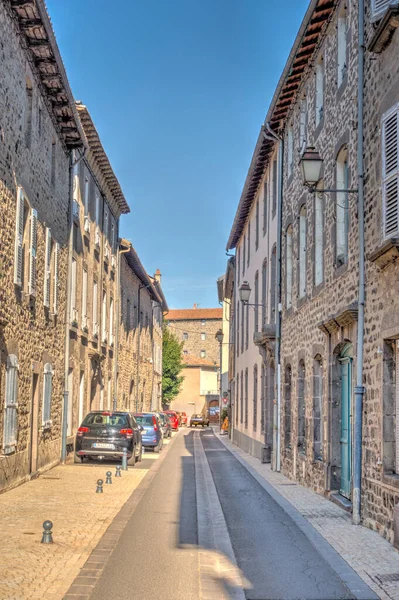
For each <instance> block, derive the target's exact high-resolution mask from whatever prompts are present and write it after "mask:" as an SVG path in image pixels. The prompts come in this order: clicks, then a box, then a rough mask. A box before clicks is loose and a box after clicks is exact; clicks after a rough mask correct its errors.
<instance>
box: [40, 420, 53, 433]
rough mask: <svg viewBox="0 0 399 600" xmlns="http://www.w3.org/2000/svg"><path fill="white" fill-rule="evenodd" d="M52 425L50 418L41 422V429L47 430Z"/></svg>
mask: <svg viewBox="0 0 399 600" xmlns="http://www.w3.org/2000/svg"><path fill="white" fill-rule="evenodd" d="M52 426H53V421H52V420H51V419H50V420H49V421H45V422H44V423H42V430H43V431H49V430H50V429H51V428H52Z"/></svg>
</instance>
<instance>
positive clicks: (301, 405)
mask: <svg viewBox="0 0 399 600" xmlns="http://www.w3.org/2000/svg"><path fill="white" fill-rule="evenodd" d="M298 451H299V453H300V454H306V420H305V363H304V361H303V360H300V361H299V365H298Z"/></svg>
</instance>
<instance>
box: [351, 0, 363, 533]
mask: <svg viewBox="0 0 399 600" xmlns="http://www.w3.org/2000/svg"><path fill="white" fill-rule="evenodd" d="M358 7H359V8H358V10H359V15H358V19H359V21H358V38H359V40H358V44H359V48H358V84H357V111H358V144H357V177H358V190H359V192H358V227H359V300H358V303H359V306H358V311H359V312H358V323H357V362H356V387H355V427H354V429H355V444H354V465H353V515H352V518H353V523H354V524H355V525H359V524H360V509H361V484H362V419H363V396H364V392H365V389H364V387H363V341H364V338H363V336H364V300H365V274H364V163H363V85H364V0H359V3H358Z"/></svg>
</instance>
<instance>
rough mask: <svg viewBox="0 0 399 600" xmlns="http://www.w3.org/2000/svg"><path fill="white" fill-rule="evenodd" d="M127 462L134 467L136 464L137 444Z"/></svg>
mask: <svg viewBox="0 0 399 600" xmlns="http://www.w3.org/2000/svg"><path fill="white" fill-rule="evenodd" d="M127 464H128V465H130V466H131V467H134V465H135V464H136V446H133V452H132V456H131V457H130V458H128V460H127Z"/></svg>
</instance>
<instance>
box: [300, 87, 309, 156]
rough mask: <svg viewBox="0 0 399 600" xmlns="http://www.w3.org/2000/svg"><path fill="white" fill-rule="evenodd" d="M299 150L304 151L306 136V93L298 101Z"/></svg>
mask: <svg viewBox="0 0 399 600" xmlns="http://www.w3.org/2000/svg"><path fill="white" fill-rule="evenodd" d="M299 119H300V120H299V152H300V153H301V154H302V152H304V151H305V148H306V138H307V130H308V104H307V98H306V95H305V96H303V97H302V99H301V101H300V118H299Z"/></svg>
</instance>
